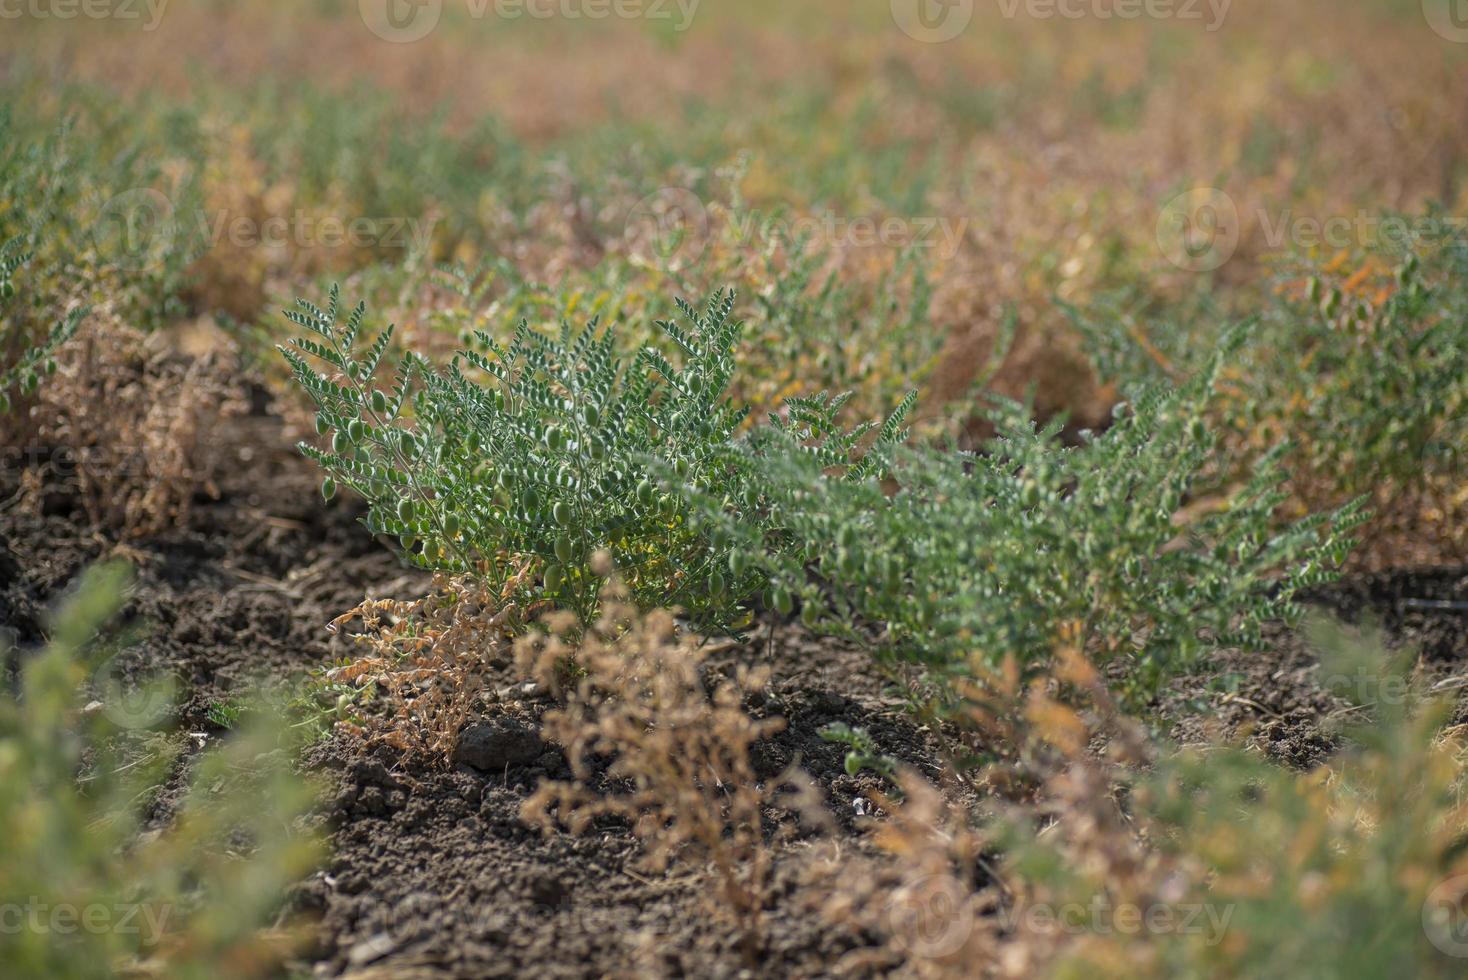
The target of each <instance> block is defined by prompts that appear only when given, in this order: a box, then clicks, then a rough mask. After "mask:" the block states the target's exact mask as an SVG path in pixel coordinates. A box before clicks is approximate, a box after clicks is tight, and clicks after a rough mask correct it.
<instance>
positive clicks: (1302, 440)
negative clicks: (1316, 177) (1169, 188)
mask: <svg viewBox="0 0 1468 980" xmlns="http://www.w3.org/2000/svg"><path fill="white" fill-rule="evenodd" d="M1400 220H1404V221H1405V220H1406V219H1400ZM1434 222H1436V223H1437V224H1435V225H1434V224H1433V223H1434ZM1411 227H1414V228H1422V227H1441V228H1443V229H1449V228H1451V227H1452V222H1451V221H1450V220H1448V219H1445V218H1442V216H1440V215H1436V214H1435V213H1433V214H1429V215H1427V216H1426V217H1424V218H1420V219H1415V220H1414V221H1413V222H1412V224H1411ZM1356 259H1357V261H1356V262H1355V263H1354V264H1352V265H1347V266H1344V267H1343V265H1342V263H1341V262H1340V261H1339V260H1337V261H1335V262H1332V263H1330V264H1329V265H1322V264H1320V263H1318V262H1307V263H1305V264H1303V266H1302V267H1301V268H1300V269H1299V270H1298V275H1297V276H1292V277H1291V280H1290V281H1288V282H1286V283H1284V284H1282V285H1281V286H1280V287H1279V288H1278V289H1277V290H1276V291H1275V294H1274V297H1273V299H1272V301H1271V302H1270V304H1269V305H1268V306H1267V307H1266V308H1265V309H1264V311H1263V312H1262V314H1261V315H1260V316H1259V317H1258V318H1257V323H1256V325H1255V326H1254V328H1253V331H1252V335H1251V340H1252V342H1251V343H1250V344H1249V345H1248V346H1247V347H1246V348H1245V349H1244V350H1243V351H1242V352H1241V354H1240V357H1239V359H1238V362H1237V365H1236V366H1235V367H1234V368H1233V369H1232V370H1231V371H1230V372H1229V375H1228V378H1227V385H1226V389H1227V397H1225V398H1222V399H1220V400H1219V401H1218V402H1217V403H1216V404H1215V411H1214V416H1215V418H1216V419H1217V420H1218V424H1219V426H1220V427H1221V429H1222V431H1223V433H1224V434H1225V436H1226V439H1225V448H1226V449H1227V450H1228V451H1229V454H1230V456H1231V457H1232V459H1231V462H1232V464H1233V465H1234V466H1238V465H1244V464H1247V463H1248V462H1249V461H1250V460H1252V459H1254V458H1256V457H1257V456H1259V455H1260V454H1261V453H1263V452H1264V451H1265V450H1266V449H1267V447H1269V446H1271V445H1273V444H1274V443H1275V442H1277V441H1279V440H1280V439H1281V438H1288V439H1290V440H1291V441H1292V442H1293V443H1294V444H1295V452H1294V453H1293V454H1292V458H1291V468H1292V470H1293V471H1294V472H1295V476H1296V478H1297V482H1298V483H1299V484H1301V485H1300V486H1297V488H1296V489H1297V490H1300V491H1301V492H1302V496H1305V497H1306V499H1307V500H1316V499H1320V498H1322V497H1325V498H1327V499H1334V500H1345V499H1348V498H1349V497H1352V496H1355V495H1359V494H1363V493H1368V492H1371V491H1374V490H1378V489H1380V488H1382V487H1383V486H1391V487H1396V488H1402V487H1410V486H1414V485H1418V484H1420V483H1422V482H1424V481H1428V480H1431V479H1432V478H1434V477H1439V476H1446V477H1449V478H1452V479H1456V480H1460V479H1461V475H1462V474H1463V473H1464V472H1465V469H1464V466H1465V453H1468V428H1465V426H1468V422H1465V419H1468V291H1465V290H1464V288H1463V282H1464V277H1465V275H1468V236H1465V235H1464V233H1463V232H1462V231H1461V230H1458V231H1454V232H1453V233H1452V234H1450V235H1448V236H1447V237H1445V238H1443V239H1441V240H1437V241H1435V242H1433V243H1432V244H1430V245H1423V246H1418V247H1416V248H1415V249H1413V250H1405V249H1399V250H1397V251H1394V252H1393V251H1387V250H1385V249H1382V250H1379V251H1377V252H1376V253H1374V254H1371V255H1368V256H1358V257H1356ZM1073 313H1074V315H1075V318H1076V321H1077V323H1078V324H1080V326H1081V327H1082V328H1083V330H1084V331H1085V333H1086V335H1087V337H1088V338H1089V340H1090V342H1091V345H1092V349H1093V353H1094V356H1095V358H1096V363H1097V366H1098V368H1099V369H1100V370H1101V372H1102V373H1103V375H1104V376H1106V377H1108V378H1111V379H1115V380H1117V381H1119V382H1121V383H1122V384H1123V385H1124V386H1126V385H1136V384H1145V383H1150V382H1151V381H1153V380H1155V379H1156V378H1157V377H1158V375H1159V374H1163V373H1166V372H1167V371H1170V372H1172V373H1174V374H1176V373H1179V372H1186V371H1190V370H1196V369H1197V368H1198V367H1199V366H1200V365H1201V363H1202V361H1203V359H1204V358H1206V356H1207V353H1206V352H1208V351H1210V350H1212V349H1213V345H1214V344H1215V343H1216V341H1217V339H1218V337H1219V328H1218V327H1217V326H1216V324H1217V323H1218V322H1219V319H1218V317H1217V315H1216V311H1213V310H1209V309H1203V310H1199V311H1197V312H1196V313H1195V314H1194V315H1192V316H1190V317H1188V318H1186V319H1185V321H1184V322H1181V323H1177V322H1169V321H1167V320H1165V319H1162V318H1156V319H1154V320H1152V321H1151V323H1152V326H1150V327H1147V328H1143V327H1141V326H1140V325H1139V320H1140V319H1141V318H1139V317H1137V316H1135V315H1133V314H1131V313H1129V312H1127V311H1126V310H1125V309H1124V308H1123V307H1121V306H1118V305H1116V304H1114V303H1113V304H1110V305H1106V306H1099V307H1097V308H1095V309H1092V310H1090V311H1088V312H1086V313H1080V312H1078V311H1073Z"/></svg>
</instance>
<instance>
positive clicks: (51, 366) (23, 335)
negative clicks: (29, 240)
mask: <svg viewBox="0 0 1468 980" xmlns="http://www.w3.org/2000/svg"><path fill="white" fill-rule="evenodd" d="M30 258H31V256H30V253H28V252H22V251H21V240H20V239H19V238H13V239H11V240H10V241H9V242H6V243H5V244H4V245H0V415H4V414H5V413H6V412H8V411H9V410H10V407H11V404H12V398H13V397H14V394H15V392H17V391H18V392H19V393H20V395H22V396H28V395H30V394H31V393H32V392H34V391H35V390H36V386H37V385H39V384H40V382H41V378H42V377H44V376H45V375H48V374H53V373H55V371H56V361H55V359H54V358H53V357H52V356H51V355H52V354H54V353H55V351H56V348H58V347H60V346H61V345H62V344H64V343H65V342H66V341H67V340H69V339H70V338H71V337H72V335H73V334H75V333H76V330H77V327H78V326H79V325H80V324H81V321H82V318H83V317H85V316H86V313H87V311H86V310H85V309H75V310H72V312H71V313H70V314H69V315H67V316H66V317H65V318H64V319H62V320H61V321H59V322H57V323H56V324H55V325H54V326H52V327H51V329H50V331H49V332H47V333H46V334H44V335H43V336H39V337H33V336H32V333H31V331H29V330H26V329H24V327H23V322H24V321H23V320H22V318H21V317H20V316H15V317H12V315H11V313H12V308H13V307H15V306H17V305H19V304H17V303H16V302H15V300H16V296H17V287H16V285H15V274H16V272H17V271H19V270H20V269H21V268H22V267H23V266H24V265H25V264H26V263H27V262H29V261H30ZM21 302H22V304H23V303H24V302H25V298H24V297H22V298H21Z"/></svg>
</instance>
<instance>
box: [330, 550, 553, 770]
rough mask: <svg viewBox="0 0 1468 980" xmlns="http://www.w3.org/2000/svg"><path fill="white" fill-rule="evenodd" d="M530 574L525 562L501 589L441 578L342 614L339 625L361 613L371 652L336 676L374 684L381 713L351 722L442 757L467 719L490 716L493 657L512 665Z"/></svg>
mask: <svg viewBox="0 0 1468 980" xmlns="http://www.w3.org/2000/svg"><path fill="white" fill-rule="evenodd" d="M529 574H530V571H529V569H528V567H527V568H522V569H521V570H520V572H519V573H518V574H517V575H513V576H511V577H510V580H509V581H507V582H506V583H505V584H504V586H503V587H502V589H501V590H500V591H495V590H494V589H492V588H491V587H489V586H487V585H485V584H483V583H480V582H477V581H475V580H473V579H471V578H469V577H458V576H443V575H440V576H438V577H436V578H435V579H434V582H433V588H432V590H431V591H430V592H429V594H428V595H427V596H425V597H424V598H421V599H417V600H413V601H401V600H397V599H368V600H366V601H365V602H363V603H362V604H361V605H360V606H358V607H357V608H355V609H352V610H351V611H349V612H347V613H344V614H343V615H341V616H339V617H337V618H336V619H335V620H333V621H332V622H331V624H330V625H329V626H328V629H330V630H331V631H332V632H337V631H339V630H341V629H342V628H344V627H346V626H348V625H350V624H353V623H354V622H355V621H357V620H358V619H360V621H361V623H362V627H363V628H362V630H361V632H359V633H357V634H355V635H354V636H353V637H352V639H353V642H354V643H355V644H356V645H357V646H358V648H359V649H360V650H362V651H363V652H362V654H361V655H360V656H358V657H356V658H355V659H353V660H352V662H351V663H349V664H346V665H343V666H340V667H337V668H335V669H333V670H331V671H329V672H328V674H327V680H328V681H329V682H330V683H332V684H336V685H346V686H350V687H354V688H358V689H366V688H369V687H370V688H371V689H373V691H374V692H375V694H376V705H377V706H378V707H379V708H381V709H382V710H380V711H377V712H373V713H370V714H367V715H365V716H364V717H361V718H358V719H355V720H353V721H350V722H344V723H343V727H344V728H346V729H347V730H348V731H350V732H352V733H354V734H356V735H359V736H361V737H363V738H365V739H367V740H369V741H373V742H381V743H384V744H387V745H391V746H392V747H394V748H396V749H398V750H400V751H402V752H404V753H406V754H407V755H409V756H411V757H414V758H418V759H422V760H424V761H426V762H428V763H430V764H443V763H445V762H446V761H447V760H448V759H449V758H450V757H451V756H452V754H453V750H454V746H455V742H456V739H457V737H458V734H459V732H460V731H461V730H462V729H463V727H464V725H466V724H468V723H469V722H471V721H473V720H474V719H475V718H477V717H479V716H480V715H482V714H483V711H484V709H485V705H484V704H483V703H482V702H481V695H482V694H483V693H484V691H485V690H486V686H487V678H488V677H489V676H490V675H491V674H492V672H493V669H494V668H493V667H492V664H493V663H495V662H499V661H503V662H508V661H509V659H510V657H511V654H512V646H511V635H512V630H513V628H514V627H515V626H517V625H520V624H521V623H522V621H523V615H524V613H523V611H522V610H521V609H520V608H519V607H518V606H516V605H515V604H514V603H513V602H512V601H511V600H510V599H509V596H511V595H513V594H514V591H515V589H517V588H519V587H520V586H521V585H523V580H524V578H525V577H526V576H528V575H529Z"/></svg>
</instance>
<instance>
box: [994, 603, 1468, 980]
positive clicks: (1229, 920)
mask: <svg viewBox="0 0 1468 980" xmlns="http://www.w3.org/2000/svg"><path fill="white" fill-rule="evenodd" d="M1330 632H1331V633H1332V634H1333V635H1330V636H1328V637H1327V638H1326V640H1325V644H1324V646H1323V647H1322V657H1321V659H1322V672H1325V673H1334V674H1340V675H1350V676H1357V677H1365V676H1373V677H1379V678H1381V679H1383V680H1384V681H1386V680H1388V679H1389V682H1388V683H1387V687H1386V689H1388V690H1391V689H1399V690H1401V691H1404V692H1409V693H1408V694H1407V695H1406V696H1400V697H1376V698H1374V699H1373V700H1374V702H1375V707H1374V710H1373V712H1372V715H1371V720H1370V723H1369V724H1362V725H1360V726H1359V727H1356V728H1353V729H1352V730H1351V731H1350V732H1349V733H1348V739H1347V740H1346V743H1345V745H1344V747H1343V749H1342V750H1341V751H1340V752H1338V753H1337V754H1336V755H1335V756H1334V757H1333V758H1331V759H1330V760H1329V761H1328V762H1327V763H1326V764H1325V765H1324V766H1323V767H1322V768H1321V769H1319V770H1317V771H1314V772H1310V773H1299V772H1295V771H1292V770H1290V769H1287V768H1284V767H1282V766H1280V765H1278V764H1276V763H1275V762H1274V761H1272V760H1270V759H1269V758H1267V757H1266V756H1264V755H1263V754H1261V753H1259V752H1257V751H1248V750H1245V749H1243V748H1235V747H1229V746H1208V747H1207V748H1206V749H1201V750H1200V749H1190V750H1182V751H1175V752H1172V753H1170V754H1167V755H1165V756H1163V757H1162V758H1160V759H1158V760H1157V761H1156V763H1155V765H1154V766H1153V767H1152V770H1151V771H1150V772H1148V773H1146V774H1137V775H1135V776H1131V777H1129V778H1128V782H1129V784H1130V785H1129V786H1128V787H1127V788H1126V789H1125V791H1123V792H1121V793H1119V794H1118V795H1119V796H1122V797H1124V798H1125V799H1126V800H1127V801H1128V807H1127V809H1128V815H1127V819H1126V821H1125V824H1124V827H1123V828H1122V829H1121V831H1120V832H1121V834H1123V835H1124V836H1125V841H1122V842H1118V843H1117V844H1116V845H1112V846H1109V847H1108V846H1106V845H1104V844H1099V845H1098V844H1096V843H1094V842H1093V843H1092V844H1091V850H1090V851H1088V852H1087V853H1097V852H1107V851H1112V852H1116V853H1126V852H1125V850H1124V849H1123V848H1124V847H1125V846H1127V845H1129V844H1130V843H1131V841H1132V840H1134V839H1135V838H1136V837H1143V838H1145V840H1147V841H1148V842H1149V845H1150V847H1151V848H1152V849H1153V853H1152V855H1151V859H1150V861H1149V862H1148V864H1149V865H1150V866H1152V867H1154V868H1155V870H1154V871H1153V872H1152V873H1153V874H1154V875H1155V876H1156V877H1157V878H1158V879H1159V884H1161V883H1163V880H1165V892H1162V893H1161V894H1165V895H1167V896H1168V897H1167V898H1165V899H1163V901H1165V902H1166V903H1167V904H1168V905H1169V906H1171V907H1172V909H1174V910H1175V911H1176V914H1177V916H1178V917H1179V918H1178V919H1175V920H1174V921H1175V922H1180V921H1182V919H1181V916H1184V915H1188V914H1190V913H1191V914H1192V915H1193V920H1194V921H1195V923H1196V925H1197V928H1192V929H1185V928H1166V929H1157V930H1151V929H1143V930H1132V931H1127V930H1121V929H1117V928H1101V929H1098V930H1096V931H1094V932H1093V931H1090V930H1085V929H1084V925H1085V924H1086V923H1087V922H1088V921H1094V922H1096V924H1097V925H1098V926H1103V927H1105V926H1110V925H1111V923H1110V922H1109V921H1107V920H1101V919H1091V918H1090V917H1089V916H1087V917H1083V918H1082V919H1081V920H1080V924H1081V925H1082V927H1083V928H1082V929H1079V930H1076V931H1075V932H1073V933H1072V935H1073V936H1074V937H1075V939H1076V942H1075V943H1074V945H1073V946H1072V947H1070V948H1069V949H1068V950H1066V951H1065V952H1064V953H1063V955H1062V956H1061V957H1060V958H1059V960H1058V962H1056V963H1055V964H1054V965H1053V967H1052V970H1051V971H1050V972H1048V973H1047V974H1046V975H1049V976H1056V977H1072V976H1075V977H1080V976H1096V975H1098V971H1099V975H1103V976H1135V977H1159V978H1160V977H1168V978H1173V977H1185V978H1194V977H1196V978H1205V977H1262V976H1271V977H1276V976H1277V977H1293V976H1315V977H1333V978H1361V980H1366V978H1375V977H1385V976H1412V977H1443V978H1446V977H1457V976H1462V974H1463V970H1462V956H1463V954H1464V952H1465V949H1464V946H1463V940H1464V937H1463V932H1462V926H1463V905H1462V901H1463V895H1464V892H1465V890H1468V854H1465V852H1464V849H1463V841H1464V839H1465V834H1468V813H1465V811H1464V808H1463V805H1462V803H1463V790H1464V785H1463V777H1464V773H1465V769H1464V761H1465V758H1468V756H1465V746H1464V744H1463V741H1462V735H1461V731H1454V730H1449V731H1448V732H1444V731H1443V725H1444V723H1445V722H1447V721H1448V720H1449V719H1450V718H1451V712H1452V706H1451V705H1450V704H1447V703H1442V702H1434V701H1433V700H1432V699H1431V698H1429V697H1426V696H1424V695H1423V693H1422V692H1420V691H1416V690H1413V688H1412V685H1411V683H1410V681H1409V680H1408V679H1407V678H1406V676H1405V674H1404V673H1403V672H1402V670H1401V667H1402V663H1401V660H1400V658H1398V657H1394V656H1393V655H1392V654H1390V653H1388V652H1386V650H1385V648H1384V647H1383V646H1382V645H1381V642H1380V640H1379V639H1376V638H1371V637H1360V636H1347V635H1346V634H1344V633H1343V632H1341V631H1339V630H1332V631H1330ZM1049 836H1050V838H1052V840H1047V839H1045V838H1044V837H1041V836H1038V835H1037V834H1036V833H1035V829H1034V828H1033V827H1032V826H1024V825H1018V824H1010V825H1009V826H1008V827H1007V828H1006V829H1005V830H1003V831H1001V832H1000V833H999V834H998V837H999V840H1000V841H1001V843H1002V844H1003V846H1004V848H1005V851H1006V853H1007V855H1008V857H1009V860H1010V861H1011V862H1012V866H1013V867H1014V869H1015V870H1016V871H1018V872H1019V874H1020V875H1021V876H1022V877H1024V878H1025V879H1026V880H1027V881H1028V882H1030V884H1031V885H1032V886H1034V887H1038V888H1039V889H1040V890H1041V892H1042V893H1043V894H1044V897H1045V898H1046V899H1047V900H1048V901H1049V902H1050V903H1052V907H1062V906H1065V905H1068V904H1071V903H1078V906H1079V907H1084V908H1094V907H1096V904H1098V903H1099V904H1100V905H1101V907H1102V908H1114V907H1115V905H1114V904H1112V903H1114V902H1116V899H1115V898H1114V895H1115V892H1114V891H1113V889H1114V888H1115V887H1116V882H1115V880H1114V879H1111V878H1108V877H1107V876H1105V875H1104V874H1103V875H1100V876H1098V875H1096V874H1095V873H1094V871H1093V870H1092V869H1087V868H1086V867H1085V866H1084V865H1085V862H1082V861H1076V860H1074V859H1073V857H1072V856H1071V855H1068V854H1066V853H1063V852H1058V851H1057V849H1056V846H1055V845H1054V843H1053V838H1054V837H1058V836H1061V835H1059V834H1051V835H1049ZM1103 867H1104V865H1103ZM1151 894H1153V895H1158V894H1159V893H1158V892H1156V891H1153V892H1151ZM1121 964H1128V965H1130V967H1131V968H1130V969H1123V968H1122V967H1121ZM1108 967H1109V968H1108Z"/></svg>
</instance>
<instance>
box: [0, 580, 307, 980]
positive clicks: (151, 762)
mask: <svg viewBox="0 0 1468 980" xmlns="http://www.w3.org/2000/svg"><path fill="white" fill-rule="evenodd" d="M127 579H128V573H127V571H126V569H125V568H124V567H122V566H120V565H104V566H99V567H97V568H94V569H92V570H91V571H90V572H88V573H87V574H86V575H85V576H84V578H83V581H82V583H81V585H80V586H79V588H78V589H77V591H76V593H75V595H74V597H73V598H72V599H71V600H70V601H69V602H68V603H67V604H66V605H65V606H64V607H63V608H62V609H61V610H60V611H59V612H58V614H57V616H56V617H55V620H54V623H53V633H52V638H51V642H50V645H49V646H48V647H47V648H46V649H45V650H44V651H42V652H39V653H36V654H32V655H28V656H27V657H26V658H25V660H24V662H23V667H22V672H21V678H20V682H19V684H20V686H19V690H18V691H17V692H15V693H14V694H12V693H11V692H9V691H6V692H5V693H3V694H0V866H3V867H4V868H5V874H4V876H3V878H0V911H3V913H4V916H5V919H4V931H5V936H4V942H3V948H4V954H3V957H4V962H5V968H6V971H7V975H11V976H17V977H22V976H23V977H57V978H62V980H81V978H90V977H96V978H103V977H113V976H117V975H118V974H119V972H122V973H133V972H136V973H137V974H138V975H166V976H169V977H181V978H191V977H197V978H201V980H202V978H206V977H218V976H226V977H244V976H258V975H264V974H265V973H266V972H268V971H269V970H270V969H271V967H272V965H273V964H274V963H275V962H277V961H278V959H279V954H280V952H281V951H280V950H274V951H272V950H271V949H269V948H267V946H266V945H265V943H264V941H263V940H262V939H261V938H260V936H259V931H260V930H262V929H264V928H266V927H267V926H269V925H270V923H271V922H272V920H273V918H274V916H275V914H276V913H277V912H278V911H279V906H280V903H281V892H282V889H283V888H285V887H286V886H287V885H289V884H290V883H291V882H293V881H296V880H299V878H300V876H302V875H303V874H305V873H307V872H308V871H309V869H310V867H311V866H312V864H313V863H314V860H315V856H316V853H317V848H316V845H315V843H314V841H313V840H311V839H310V838H309V837H306V836H303V835H298V834H295V833H293V832H291V831H290V830H289V829H288V828H289V827H290V824H291V823H292V821H294V820H295V819H297V818H298V817H299V816H300V815H301V814H303V813H304V812H305V811H306V809H307V808H308V807H309V806H310V804H311V800H312V795H313V794H312V793H311V791H310V789H309V787H307V786H306V785H305V784H303V783H302V782H301V781H300V780H299V779H298V778H297V777H295V776H294V775H293V774H292V772H291V771H290V767H289V764H288V761H287V758H286V754H285V753H283V752H279V751H274V750H275V749H276V748H277V744H278V742H277V736H276V735H275V734H274V731H278V730H279V722H278V721H272V720H271V719H269V718H262V724H261V725H260V726H258V727H251V728H250V729H249V730H242V731H240V732H237V733H235V734H233V735H232V736H231V737H230V739H229V741H228V742H227V743H225V744H224V745H223V746H222V747H221V748H218V749H215V750H210V751H206V752H204V753H203V754H201V755H200V756H198V757H197V758H195V759H193V760H191V762H190V772H191V777H190V788H189V789H188V791H187V794H186V796H185V798H184V800H183V802H182V803H181V804H180V805H179V808H178V810H177V814H176V824H175V825H174V826H172V827H171V828H170V829H165V830H164V832H163V833H161V834H159V833H153V832H148V831H150V826H149V821H150V811H151V809H152V806H151V803H150V801H151V800H152V799H153V797H154V795H155V793H156V792H157V785H158V784H159V783H160V782H161V781H162V780H164V779H165V778H167V776H168V774H169V773H170V772H171V771H173V768H174V766H175V764H176V763H177V762H178V761H179V750H178V748H177V746H176V744H175V742H174V740H172V739H169V738H167V737H166V736H164V735H162V734H156V733H139V732H137V731H131V732H129V731H126V730H122V729H119V728H116V727H114V726H112V725H111V724H110V723H109V721H108V717H109V714H111V713H112V710H111V709H112V707H113V706H111V705H108V704H102V705H101V706H100V710H91V708H89V709H87V710H82V709H81V708H80V706H79V705H78V704H77V701H76V692H77V690H78V688H79V687H82V686H84V681H85V679H86V677H87V675H88V673H89V672H90V668H92V667H95V664H90V663H89V662H88V661H89V660H90V659H91V658H92V657H93V656H95V651H96V650H98V649H99V648H100V647H99V645H97V644H94V637H95V635H96V634H97V632H98V631H99V630H102V629H104V627H105V626H106V624H107V623H108V622H109V620H110V619H111V618H112V617H113V614H114V613H115V612H116V611H117V610H118V609H119V607H120V606H121V603H122V598H123V594H124V588H125V586H126V582H127ZM89 651H90V652H89ZM91 707H92V708H97V707H98V706H95V705H94V706H91ZM241 851H244V852H245V853H246V854H248V857H247V858H244V859H241V858H240V857H238V856H231V855H238V854H239V853H240V852H241Z"/></svg>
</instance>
